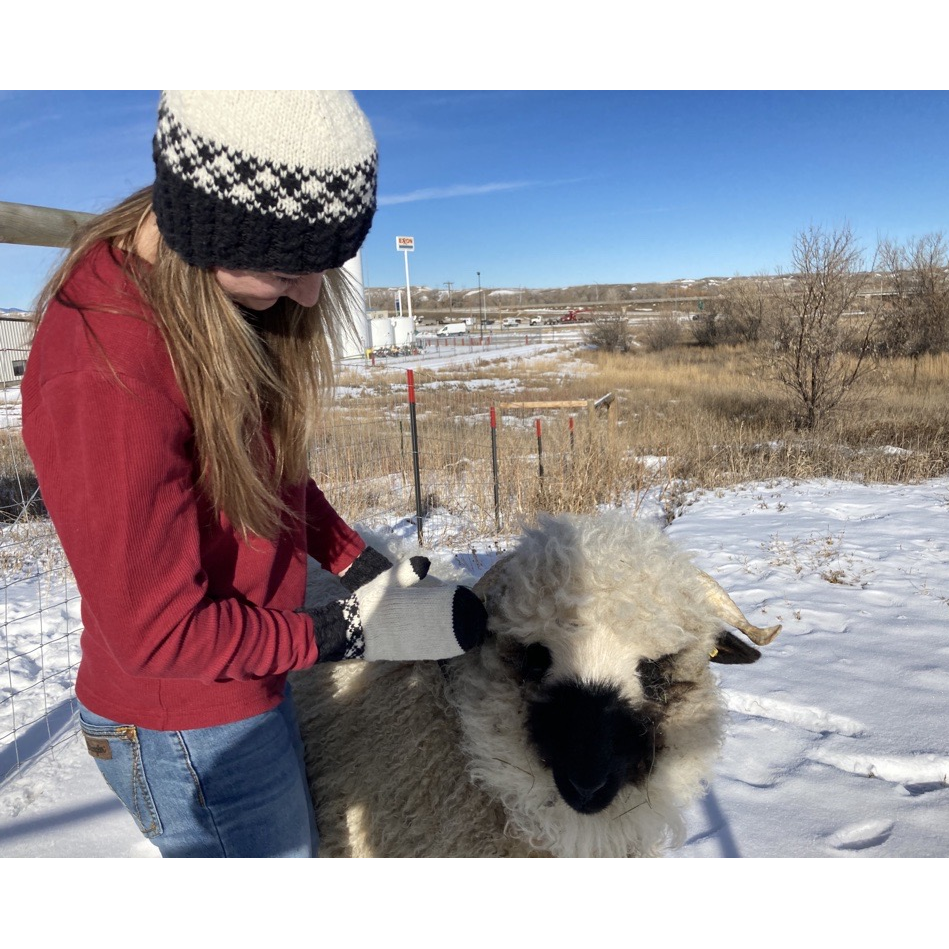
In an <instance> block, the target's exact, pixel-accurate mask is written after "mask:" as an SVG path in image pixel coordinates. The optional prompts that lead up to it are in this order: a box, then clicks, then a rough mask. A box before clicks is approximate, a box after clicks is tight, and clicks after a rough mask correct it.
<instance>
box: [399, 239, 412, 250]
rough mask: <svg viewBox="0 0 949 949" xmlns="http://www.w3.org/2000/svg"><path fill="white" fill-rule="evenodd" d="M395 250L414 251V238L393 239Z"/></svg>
mask: <svg viewBox="0 0 949 949" xmlns="http://www.w3.org/2000/svg"><path fill="white" fill-rule="evenodd" d="M395 249H396V250H415V238H414V237H397V238H396V239H395Z"/></svg>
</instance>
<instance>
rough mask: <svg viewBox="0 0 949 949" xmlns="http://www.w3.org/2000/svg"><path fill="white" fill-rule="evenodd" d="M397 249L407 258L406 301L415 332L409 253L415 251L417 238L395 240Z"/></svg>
mask: <svg viewBox="0 0 949 949" xmlns="http://www.w3.org/2000/svg"><path fill="white" fill-rule="evenodd" d="M395 249H396V250H401V251H402V256H403V257H404V258H405V299H406V302H407V303H408V307H409V326H410V327H412V331H413V332H414V328H415V320H414V318H413V317H412V285H411V283H410V281H409V251H410V250H411V251H414V250H415V238H414V237H397V238H396V239H395Z"/></svg>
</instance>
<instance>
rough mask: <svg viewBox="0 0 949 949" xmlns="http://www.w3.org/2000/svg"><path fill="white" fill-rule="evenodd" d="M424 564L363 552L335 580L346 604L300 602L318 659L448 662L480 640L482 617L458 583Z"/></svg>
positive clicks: (419, 559)
mask: <svg viewBox="0 0 949 949" xmlns="http://www.w3.org/2000/svg"><path fill="white" fill-rule="evenodd" d="M430 566H431V561H430V560H429V559H428V558H427V557H411V558H410V559H408V560H406V561H403V562H401V563H399V564H397V565H393V564H392V562H391V561H390V560H389V559H388V558H387V557H384V556H383V555H382V554H380V553H379V552H378V551H377V550H374V549H373V548H372V547H367V548H366V549H365V550H364V551H363V552H362V553H361V554H360V555H359V556H358V557H357V558H356V560H354V561H353V563H352V565H351V566H350V567H349V569H348V570H347V571H346V572H345V573H344V574H343V575H342V576H341V577H340V578H339V580H340V582H341V583H342V584H343V586H344V587H345V588H346V589H347V590H348V591H349V592H350V596H348V597H346V598H345V599H337V600H333V601H331V602H329V603H323V604H310V603H306V604H304V606H303V608H302V610H301V612H303V613H306V614H308V615H309V616H310V617H311V618H312V620H313V630H314V635H315V636H316V645H317V650H318V657H317V662H335V661H337V660H340V659H368V660H370V661H373V660H379V659H387V660H393V661H407V660H414V659H449V658H451V657H452V656H460V655H461V654H462V653H463V652H467V651H468V650H469V649H471V648H473V647H474V646H478V645H480V644H481V642H482V641H483V640H484V637H485V633H486V631H487V622H488V616H487V612H486V611H485V608H484V605H483V604H482V602H481V600H480V599H479V598H478V596H477V595H476V594H475V593H474V592H473V591H472V590H470V589H469V588H468V587H465V586H458V585H455V584H450V583H443V582H442V581H441V580H436V579H435V578H434V577H429V576H428V571H429V567H430Z"/></svg>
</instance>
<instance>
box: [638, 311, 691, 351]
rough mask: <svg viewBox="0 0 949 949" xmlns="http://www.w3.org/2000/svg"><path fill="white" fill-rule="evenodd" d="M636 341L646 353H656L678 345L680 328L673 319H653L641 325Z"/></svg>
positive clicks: (680, 335) (680, 333)
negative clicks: (637, 340)
mask: <svg viewBox="0 0 949 949" xmlns="http://www.w3.org/2000/svg"><path fill="white" fill-rule="evenodd" d="M638 339H639V341H640V342H641V343H642V345H643V347H644V348H645V349H646V350H647V351H648V352H651V353H658V352H662V351H663V350H665V349H671V348H672V347H673V346H676V345H677V344H678V343H679V341H680V340H681V339H682V328H681V327H680V325H679V322H678V320H676V319H674V318H669V317H662V316H660V317H655V318H653V319H651V320H649V322H647V323H644V324H643V326H642V329H641V331H640V333H639V336H638Z"/></svg>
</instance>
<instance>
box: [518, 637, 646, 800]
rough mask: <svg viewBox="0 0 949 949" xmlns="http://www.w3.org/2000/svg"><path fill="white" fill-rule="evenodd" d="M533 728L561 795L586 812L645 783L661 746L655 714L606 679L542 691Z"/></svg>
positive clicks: (533, 706) (534, 705)
mask: <svg viewBox="0 0 949 949" xmlns="http://www.w3.org/2000/svg"><path fill="white" fill-rule="evenodd" d="M541 648H543V647H541ZM537 658H538V657H536V656H535V659H537ZM528 731H529V734H530V737H531V741H532V742H533V743H534V746H535V748H536V749H537V752H538V754H539V755H540V758H541V760H542V761H543V762H544V764H545V765H546V766H547V767H549V768H550V770H551V772H552V773H553V776H554V782H555V783H556V785H557V790H558V791H559V792H560V795H561V797H563V799H564V801H566V803H567V804H569V805H570V807H572V808H573V809H574V810H575V811H577V812H579V813H580V814H596V813H597V812H599V811H602V810H603V809H604V808H605V807H608V806H609V804H610V803H611V802H612V801H613V799H614V798H615V797H616V795H617V794H618V793H619V791H620V790H621V789H622V788H623V787H625V786H626V785H627V784H640V783H642V781H643V780H645V778H646V777H647V776H648V774H649V772H650V770H651V768H652V765H653V762H654V760H655V756H656V753H657V751H658V750H659V737H658V730H657V727H656V725H655V723H654V721H653V720H652V718H651V717H650V716H649V715H648V714H646V713H645V712H643V711H637V710H636V709H634V708H633V707H632V706H631V705H630V703H629V702H627V701H625V700H624V699H623V698H622V697H621V696H620V692H619V689H617V688H616V687H615V686H613V685H609V684H605V683H592V684H591V683H584V682H562V683H557V684H555V685H552V686H550V687H549V688H546V689H539V690H538V692H537V694H535V695H534V697H533V698H532V699H531V701H530V704H529V711H528Z"/></svg>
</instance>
